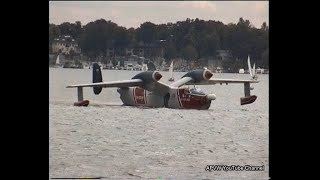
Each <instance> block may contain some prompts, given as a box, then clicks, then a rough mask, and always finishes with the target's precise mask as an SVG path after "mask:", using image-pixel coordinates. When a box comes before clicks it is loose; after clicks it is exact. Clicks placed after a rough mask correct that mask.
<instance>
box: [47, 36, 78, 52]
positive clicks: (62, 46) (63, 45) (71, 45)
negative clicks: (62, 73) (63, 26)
mask: <svg viewBox="0 0 320 180" xmlns="http://www.w3.org/2000/svg"><path fill="white" fill-rule="evenodd" d="M71 50H73V51H74V53H77V54H79V53H81V49H80V47H79V46H78V43H77V42H76V41H75V40H74V39H73V38H71V36H60V37H59V38H55V39H54V40H53V43H52V52H53V53H63V54H70V51H71Z"/></svg>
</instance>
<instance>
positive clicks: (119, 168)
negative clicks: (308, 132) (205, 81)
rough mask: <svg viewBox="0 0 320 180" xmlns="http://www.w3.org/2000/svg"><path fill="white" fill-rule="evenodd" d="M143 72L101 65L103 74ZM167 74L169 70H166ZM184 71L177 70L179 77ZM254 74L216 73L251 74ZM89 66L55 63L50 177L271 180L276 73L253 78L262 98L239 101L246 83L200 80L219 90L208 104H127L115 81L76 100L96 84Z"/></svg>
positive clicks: (207, 88) (118, 76) (114, 76)
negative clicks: (83, 102)
mask: <svg viewBox="0 0 320 180" xmlns="http://www.w3.org/2000/svg"><path fill="white" fill-rule="evenodd" d="M137 73H138V71H124V70H119V71H117V70H102V75H103V80H104V81H113V80H124V79H131V78H132V77H133V76H134V75H135V74H137ZM161 74H162V75H163V77H162V79H161V80H160V81H162V82H165V83H169V82H168V81H167V79H168V76H169V73H168V72H161ZM184 74H185V73H184V72H174V76H175V79H179V78H180V77H181V76H183V75H184ZM249 76H250V75H249V74H224V73H222V74H214V76H213V77H217V78H237V79H249ZM91 78H92V72H91V70H90V69H58V68H49V177H50V178H60V177H64V178H70V177H102V178H106V179H268V178H269V160H268V158H269V151H268V150H269V76H268V75H266V74H262V75H259V80H260V82H259V83H257V84H252V86H254V90H253V91H252V92H251V94H253V95H257V97H258V98H257V100H256V101H255V102H254V103H252V104H249V105H244V106H241V105H240V97H242V96H244V92H243V91H244V90H243V89H244V88H243V84H229V85H225V84H224V85H210V86H199V87H200V88H201V89H202V90H203V91H204V92H206V93H214V94H216V96H217V99H216V100H214V101H212V103H211V106H210V108H209V110H181V109H167V108H156V109H152V108H140V107H127V106H122V102H121V100H120V98H119V94H118V93H117V91H116V88H104V89H103V90H102V92H101V94H100V95H94V94H93V91H92V88H84V99H88V100H90V104H89V106H88V107H75V106H73V103H74V102H75V101H76V100H77V93H76V89H75V88H65V87H66V86H67V85H71V84H80V83H90V82H91V81H92V79H91ZM207 165H228V166H230V165H239V166H245V165H252V166H262V165H263V167H264V169H263V171H223V170H221V171H211V172H210V171H206V170H205V168H206V166H207Z"/></svg>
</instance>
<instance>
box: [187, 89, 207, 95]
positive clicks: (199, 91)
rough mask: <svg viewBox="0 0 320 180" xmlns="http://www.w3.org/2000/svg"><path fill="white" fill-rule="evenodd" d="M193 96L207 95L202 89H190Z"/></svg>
mask: <svg viewBox="0 0 320 180" xmlns="http://www.w3.org/2000/svg"><path fill="white" fill-rule="evenodd" d="M190 93H191V94H198V95H205V93H204V92H203V91H202V90H201V89H200V88H192V89H190Z"/></svg>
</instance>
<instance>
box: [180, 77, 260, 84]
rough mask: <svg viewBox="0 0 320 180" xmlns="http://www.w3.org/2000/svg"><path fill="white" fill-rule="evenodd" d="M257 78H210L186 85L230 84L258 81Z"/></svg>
mask: <svg viewBox="0 0 320 180" xmlns="http://www.w3.org/2000/svg"><path fill="white" fill-rule="evenodd" d="M258 82H259V81H255V80H241V79H217V78H214V79H209V80H208V81H202V82H199V83H192V82H191V81H189V82H187V83H186V85H214V84H228V83H258Z"/></svg>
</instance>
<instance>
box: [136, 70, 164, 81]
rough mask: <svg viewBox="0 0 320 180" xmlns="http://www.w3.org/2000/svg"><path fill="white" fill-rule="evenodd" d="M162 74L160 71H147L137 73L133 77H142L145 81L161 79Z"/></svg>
mask: <svg viewBox="0 0 320 180" xmlns="http://www.w3.org/2000/svg"><path fill="white" fill-rule="evenodd" d="M161 78H162V75H161V74H160V72H158V71H145V72H141V73H139V74H137V75H135V76H134V77H133V78H132V79H141V80H142V81H143V82H144V83H149V82H153V81H159V80H160V79H161Z"/></svg>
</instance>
